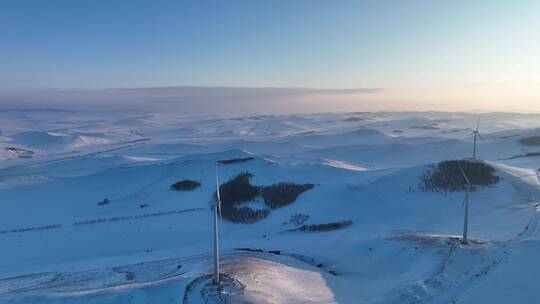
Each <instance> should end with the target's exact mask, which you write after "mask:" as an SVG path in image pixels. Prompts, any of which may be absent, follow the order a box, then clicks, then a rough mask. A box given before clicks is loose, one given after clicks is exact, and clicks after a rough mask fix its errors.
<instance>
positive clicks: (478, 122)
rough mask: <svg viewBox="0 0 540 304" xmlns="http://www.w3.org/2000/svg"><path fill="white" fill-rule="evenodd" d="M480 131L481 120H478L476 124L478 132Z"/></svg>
mask: <svg viewBox="0 0 540 304" xmlns="http://www.w3.org/2000/svg"><path fill="white" fill-rule="evenodd" d="M478 130H480V118H478V121H477V122H476V132H478Z"/></svg>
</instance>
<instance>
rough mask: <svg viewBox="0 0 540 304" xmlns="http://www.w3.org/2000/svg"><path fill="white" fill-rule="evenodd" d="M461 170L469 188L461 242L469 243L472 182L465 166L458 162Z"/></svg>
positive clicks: (464, 203)
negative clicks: (468, 230) (468, 231)
mask: <svg viewBox="0 0 540 304" xmlns="http://www.w3.org/2000/svg"><path fill="white" fill-rule="evenodd" d="M458 167H459V170H460V171H461V174H463V177H464V178H465V182H466V183H467V188H466V190H465V198H464V200H463V205H464V207H465V217H464V220H463V238H462V240H461V243H463V244H467V243H468V240H467V229H468V226H469V192H470V191H471V182H470V180H469V178H468V177H467V174H465V171H463V168H462V167H461V165H460V164H459V163H458Z"/></svg>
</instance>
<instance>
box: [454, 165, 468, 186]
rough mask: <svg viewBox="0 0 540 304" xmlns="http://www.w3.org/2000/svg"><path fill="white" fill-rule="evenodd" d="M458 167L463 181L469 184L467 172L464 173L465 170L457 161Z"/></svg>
mask: <svg viewBox="0 0 540 304" xmlns="http://www.w3.org/2000/svg"><path fill="white" fill-rule="evenodd" d="M457 165H458V168H459V170H460V171H461V174H463V177H464V178H465V182H466V183H467V185H469V186H470V185H471V182H470V181H469V178H468V177H467V174H465V171H463V168H462V167H461V165H460V164H459V163H458V164H457Z"/></svg>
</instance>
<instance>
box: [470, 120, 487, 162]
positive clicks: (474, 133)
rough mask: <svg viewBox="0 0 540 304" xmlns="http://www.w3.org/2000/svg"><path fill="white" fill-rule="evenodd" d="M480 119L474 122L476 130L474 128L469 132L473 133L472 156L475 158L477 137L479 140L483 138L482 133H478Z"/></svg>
mask: <svg viewBox="0 0 540 304" xmlns="http://www.w3.org/2000/svg"><path fill="white" fill-rule="evenodd" d="M479 129H480V120H478V123H477V124H476V130H474V131H473V132H472V133H471V134H472V135H474V148H473V156H472V158H473V159H476V143H477V141H478V138H480V139H481V140H484V139H483V138H482V135H480V131H479Z"/></svg>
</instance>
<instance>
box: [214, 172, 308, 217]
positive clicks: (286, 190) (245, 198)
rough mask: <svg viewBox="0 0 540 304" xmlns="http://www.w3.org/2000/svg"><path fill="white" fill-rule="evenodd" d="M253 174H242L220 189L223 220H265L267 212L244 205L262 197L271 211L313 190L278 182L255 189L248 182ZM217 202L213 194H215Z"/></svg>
mask: <svg viewBox="0 0 540 304" xmlns="http://www.w3.org/2000/svg"><path fill="white" fill-rule="evenodd" d="M251 177H253V175H252V174H251V173H249V172H243V173H240V174H238V175H236V176H235V177H233V178H231V179H230V180H228V181H227V182H225V183H224V184H222V185H220V186H219V194H220V198H221V215H222V216H223V218H225V219H227V220H230V221H233V222H239V223H253V222H256V221H258V220H261V219H263V218H265V217H267V216H268V215H269V214H270V209H268V208H261V209H255V210H254V209H252V208H250V207H249V206H244V205H243V204H245V203H247V202H250V201H253V200H255V199H256V198H258V197H260V196H262V198H263V199H264V203H265V204H266V206H268V207H270V208H271V209H276V208H280V207H283V206H286V205H289V204H292V203H293V202H294V201H295V200H296V199H297V198H298V196H299V195H300V194H301V193H302V192H304V191H307V190H309V189H311V188H313V187H314V185H312V184H294V183H278V184H274V185H271V186H262V187H259V186H255V185H252V184H251V182H250V179H251ZM214 200H216V193H214Z"/></svg>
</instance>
